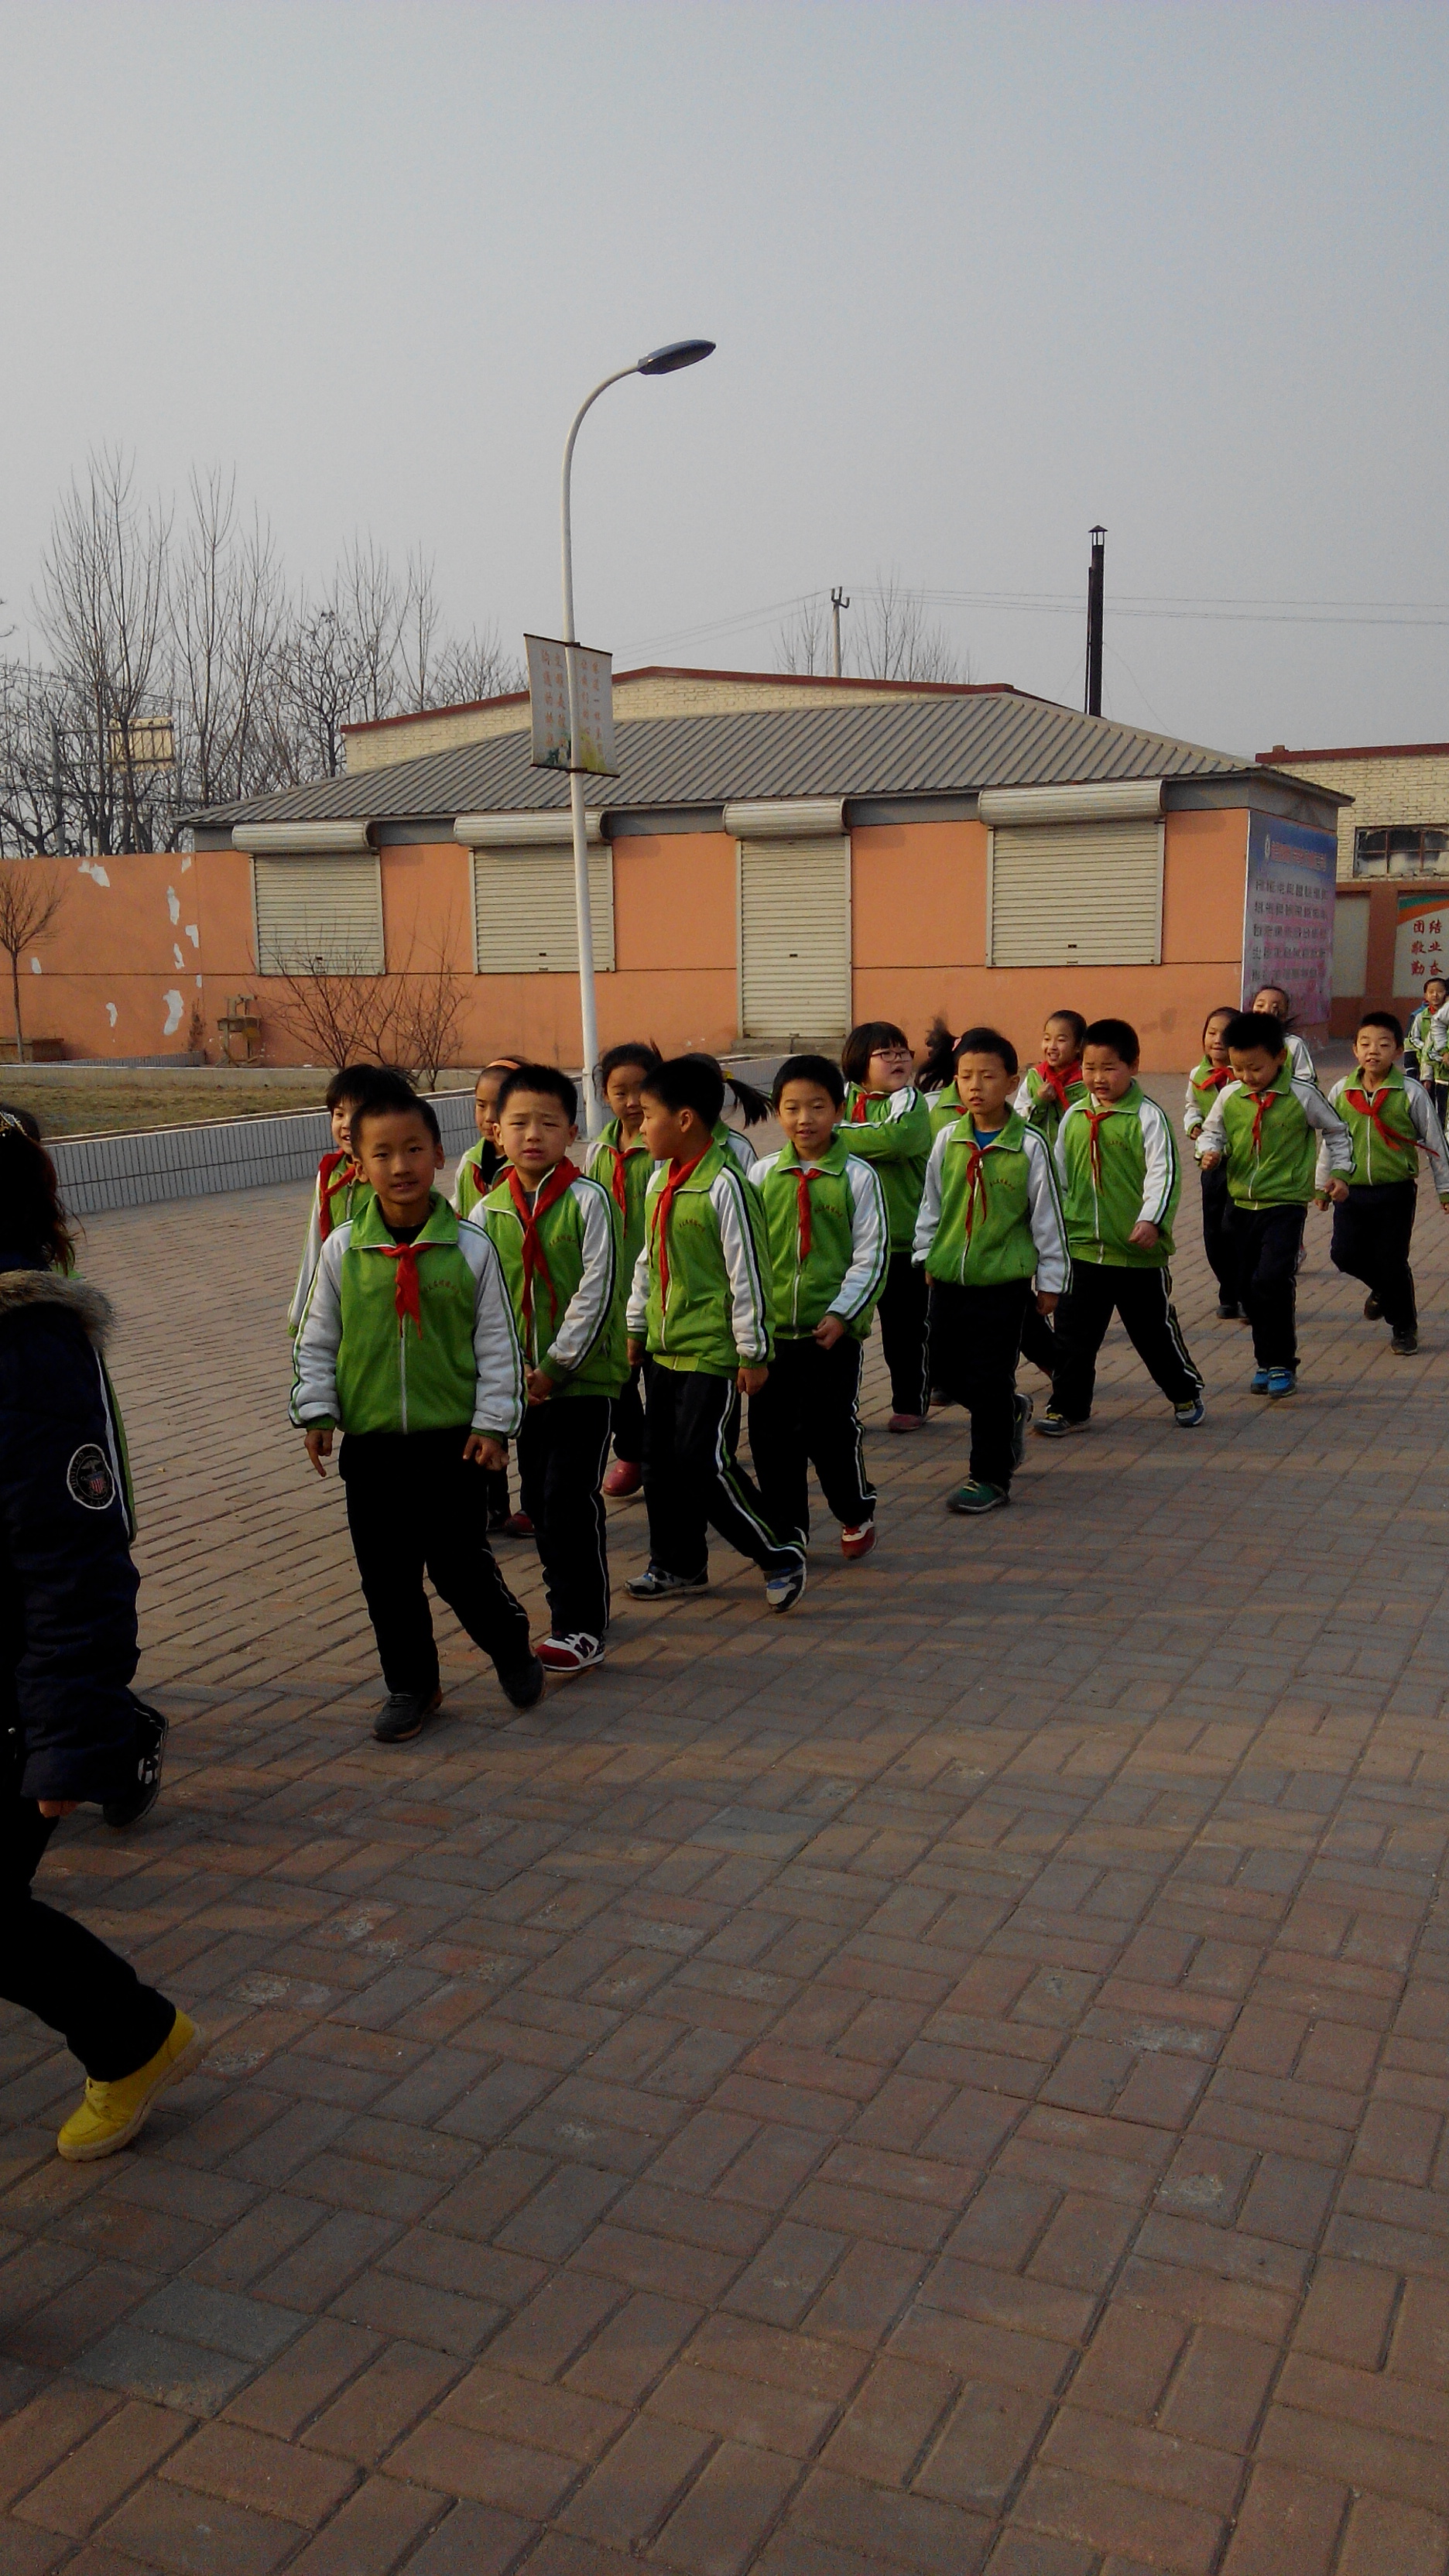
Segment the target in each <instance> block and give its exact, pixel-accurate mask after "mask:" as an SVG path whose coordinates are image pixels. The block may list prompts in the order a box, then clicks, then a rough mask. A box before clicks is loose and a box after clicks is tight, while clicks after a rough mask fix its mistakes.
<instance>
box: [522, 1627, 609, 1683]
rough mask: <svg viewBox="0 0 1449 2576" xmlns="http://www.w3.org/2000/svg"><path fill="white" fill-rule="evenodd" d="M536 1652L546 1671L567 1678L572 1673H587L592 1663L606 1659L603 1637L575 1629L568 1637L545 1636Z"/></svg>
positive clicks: (599, 1662) (535, 1649)
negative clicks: (591, 1635)
mask: <svg viewBox="0 0 1449 2576" xmlns="http://www.w3.org/2000/svg"><path fill="white" fill-rule="evenodd" d="M534 1652H535V1654H536V1655H537V1657H538V1660H539V1662H540V1663H541V1664H542V1666H543V1669H544V1671H545V1672H546V1673H560V1674H562V1675H563V1677H564V1678H565V1680H567V1679H568V1677H569V1675H570V1674H572V1673H586V1672H587V1671H588V1669H589V1666H590V1665H591V1664H601V1663H602V1662H603V1660H604V1641H603V1638H602V1637H590V1636H589V1635H588V1634H587V1633H586V1632H585V1631H584V1630H583V1629H581V1628H577V1629H575V1630H574V1631H573V1632H572V1634H571V1635H569V1636H567V1637H545V1638H544V1639H543V1640H542V1642H541V1643H540V1644H539V1645H538V1646H536V1647H535V1648H534Z"/></svg>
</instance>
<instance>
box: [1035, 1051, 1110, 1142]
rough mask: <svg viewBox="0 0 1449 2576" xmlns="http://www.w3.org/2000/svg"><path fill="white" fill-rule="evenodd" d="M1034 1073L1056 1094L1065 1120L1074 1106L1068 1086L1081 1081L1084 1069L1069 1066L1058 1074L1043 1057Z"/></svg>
mask: <svg viewBox="0 0 1449 2576" xmlns="http://www.w3.org/2000/svg"><path fill="white" fill-rule="evenodd" d="M1032 1071H1033V1073H1035V1074H1036V1076H1037V1078H1038V1080H1039V1081H1041V1082H1044V1083H1045V1084H1046V1087H1047V1089H1048V1091H1050V1092H1051V1093H1053V1094H1054V1096H1055V1099H1056V1104H1057V1107H1058V1109H1059V1110H1060V1111H1061V1113H1062V1116H1063V1117H1064V1118H1065V1116H1066V1114H1067V1111H1068V1110H1069V1109H1070V1107H1071V1105H1072V1104H1071V1102H1070V1101H1069V1100H1068V1098H1067V1086H1068V1084H1069V1083H1073V1082H1080V1081H1081V1079H1082V1068H1081V1066H1080V1064H1069V1065H1068V1067H1067V1069H1066V1072H1065V1073H1058V1071H1057V1069H1056V1066H1055V1065H1054V1064H1048V1063H1047V1060H1046V1057H1045V1056H1043V1057H1042V1060H1041V1062H1040V1064H1037V1065H1033V1067H1032ZM1095 1142H1096V1139H1095V1137H1094V1138H1093V1143H1094V1144H1095Z"/></svg>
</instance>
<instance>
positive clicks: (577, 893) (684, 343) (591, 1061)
mask: <svg viewBox="0 0 1449 2576" xmlns="http://www.w3.org/2000/svg"><path fill="white" fill-rule="evenodd" d="M713 350H714V342H713V340H670V341H668V342H667V343H666V345H665V346H664V347H663V348H662V349H651V350H650V351H649V354H648V356H647V357H644V358H636V359H635V361H634V363H633V365H632V367H616V368H615V370H614V373H613V374H612V375H611V376H605V377H604V379H603V381H602V383H600V384H597V385H595V387H594V390H593V392H592V393H591V394H590V395H588V397H587V398H586V400H585V401H583V402H581V403H580V405H579V407H578V410H577V411H576V412H575V414H574V421H573V427H572V429H571V430H570V431H569V434H568V439H567V441H566V443H565V446H564V452H563V640H564V644H565V646H566V648H567V650H566V653H565V661H566V664H567V669H568V693H569V763H570V767H569V812H570V816H571V818H572V822H573V839H574V909H575V913H576V916H577V919H578V933H579V1018H580V1020H581V1022H582V1024H583V1040H584V1106H585V1111H586V1132H587V1133H588V1135H590V1136H596V1135H597V1134H598V1132H599V1128H600V1127H601V1125H602V1123H603V1121H602V1118H601V1116H600V1110H601V1107H602V1104H601V1102H600V1101H599V1099H598V1097H597V1094H596V1092H595V1089H594V1066H595V1064H596V1063H597V1061H598V1055H599V1020H598V1013H597V1010H596V1009H595V1005H594V922H593V911H592V907H591V905H590V902H589V847H588V838H587V831H588V824H587V817H586V815H585V812H584V774H583V771H582V770H581V769H578V768H576V767H574V765H573V763H574V760H575V756H576V752H577V747H578V739H579V671H578V654H577V652H576V651H575V649H574V648H575V646H576V645H577V643H578V636H577V635H576V633H575V631H574V546H573V528H572V522H571V517H570V509H569V478H570V475H571V473H572V471H573V462H574V440H575V439H576V438H577V437H578V434H579V430H580V428H581V427H582V424H583V419H584V414H585V413H586V412H587V411H590V410H592V408H593V406H594V404H595V403H596V402H597V401H598V399H599V396H600V394H603V393H607V392H608V390H609V387H610V385H617V384H622V382H623V380H624V378H625V377H626V376H672V375H674V374H675V373H676V371H677V370H678V369H679V368H680V367H697V366H698V364H699V362H700V359H701V358H708V357H709V356H710V355H711V354H712V353H713Z"/></svg>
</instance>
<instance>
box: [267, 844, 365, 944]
mask: <svg viewBox="0 0 1449 2576" xmlns="http://www.w3.org/2000/svg"><path fill="white" fill-rule="evenodd" d="M252 888H253V900H254V903H255V906H256V925H257V972H258V973H259V974H261V975H276V974H283V973H292V974H299V973H300V974H307V973H312V974H324V975H380V974H381V973H382V972H383V965H384V959H383V942H382V880H381V877H380V875H379V873H378V863H377V858H376V856H375V854H374V853H373V852H371V851H359V852H358V853H357V854H356V855H355V856H354V855H351V854H349V855H348V856H347V857H345V858H295V859H262V858H254V859H253V861H252Z"/></svg>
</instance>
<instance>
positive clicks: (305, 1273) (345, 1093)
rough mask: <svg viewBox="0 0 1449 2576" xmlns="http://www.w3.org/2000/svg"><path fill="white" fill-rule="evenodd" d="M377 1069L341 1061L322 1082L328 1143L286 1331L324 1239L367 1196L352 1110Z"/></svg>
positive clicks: (293, 1323)
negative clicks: (328, 1120) (325, 1082)
mask: <svg viewBox="0 0 1449 2576" xmlns="http://www.w3.org/2000/svg"><path fill="white" fill-rule="evenodd" d="M377 1073H378V1068H377V1066H376V1065H375V1064H345V1065H344V1066H343V1067H342V1069H341V1071H340V1073H334V1075H333V1076H332V1079H331V1081H330V1082H329V1083H328V1085H327V1109H328V1113H329V1115H330V1117H331V1121H332V1144H331V1149H330V1151H329V1152H327V1153H325V1154H324V1155H323V1157H322V1160H321V1162H320V1163H319V1164H318V1166H317V1185H316V1188H315V1189H314V1190H313V1192H312V1206H311V1211H310V1213H309V1216H308V1219H307V1236H306V1241H305V1242H304V1244H303V1246H302V1261H301V1267H300V1268H299V1270H298V1272H297V1284H296V1286H295V1287H294V1289H293V1290H292V1302H291V1304H290V1306H289V1307H288V1308H287V1330H288V1332H289V1333H295V1332H296V1330H297V1327H298V1325H299V1324H300V1323H301V1320H302V1316H303V1312H304V1310H305V1307H306V1304H307V1299H308V1297H309V1295H310V1294H311V1288H312V1282H313V1280H314V1279H315V1277H316V1275H317V1264H318V1261H319V1260H320V1259H321V1256H322V1246H323V1244H324V1243H325V1242H326V1240H327V1237H328V1236H329V1234H331V1232H332V1230H333V1228H334V1226H339V1225H345V1224H346V1223H347V1220H348V1218H349V1217H350V1216H356V1215H358V1214H359V1213H360V1211H361V1208H362V1205H363V1201H364V1200H365V1198H366V1197H367V1183H366V1182H365V1180H364V1179H363V1177H362V1174H361V1171H360V1169H359V1167H358V1164H357V1162H356V1159H355V1157H354V1155H353V1152H352V1126H351V1122H352V1113H353V1111H354V1109H356V1108H357V1107H358V1106H359V1104H360V1103H361V1102H362V1101H363V1100H365V1099H366V1097H367V1093H368V1089H369V1087H370V1085H371V1084H372V1083H374V1082H375V1081H376V1079H377Z"/></svg>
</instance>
